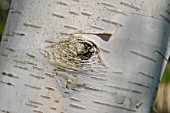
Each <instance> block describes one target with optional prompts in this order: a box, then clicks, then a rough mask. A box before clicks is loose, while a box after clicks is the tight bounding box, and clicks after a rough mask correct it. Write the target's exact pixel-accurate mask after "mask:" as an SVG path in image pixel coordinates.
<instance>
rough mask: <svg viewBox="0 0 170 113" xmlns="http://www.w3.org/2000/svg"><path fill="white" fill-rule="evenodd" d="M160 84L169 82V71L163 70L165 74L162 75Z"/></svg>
mask: <svg viewBox="0 0 170 113" xmlns="http://www.w3.org/2000/svg"><path fill="white" fill-rule="evenodd" d="M161 82H162V83H169V82H170V70H169V69H167V68H166V69H165V72H164V74H163V77H162V80H161Z"/></svg>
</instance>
